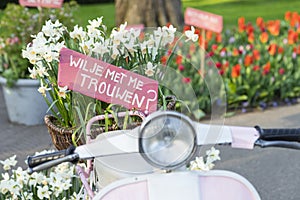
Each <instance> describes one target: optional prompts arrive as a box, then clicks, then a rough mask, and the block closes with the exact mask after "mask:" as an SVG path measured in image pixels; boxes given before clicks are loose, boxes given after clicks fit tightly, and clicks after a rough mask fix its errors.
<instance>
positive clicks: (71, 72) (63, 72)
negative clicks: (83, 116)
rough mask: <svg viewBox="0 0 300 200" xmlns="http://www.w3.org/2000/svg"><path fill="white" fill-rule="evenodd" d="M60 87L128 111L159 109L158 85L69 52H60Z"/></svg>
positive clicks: (147, 79) (65, 49) (125, 71)
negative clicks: (122, 107) (65, 87)
mask: <svg viewBox="0 0 300 200" xmlns="http://www.w3.org/2000/svg"><path fill="white" fill-rule="evenodd" d="M58 85H59V86H61V87H62V86H68V89H70V90H73V91H76V92H80V93H82V94H84V95H87V96H89V97H93V98H95V99H99V100H101V101H104V102H107V103H113V104H119V105H122V106H124V107H126V108H128V109H137V110H141V111H148V112H149V113H151V112H154V111H156V109H157V96H158V95H157V94H158V93H157V92H158V82H157V81H155V80H153V79H150V78H147V77H145V76H142V75H139V74H136V73H133V72H131V71H128V70H125V69H123V68H120V67H117V66H114V65H112V64H109V63H105V62H103V61H101V60H98V59H95V58H92V57H89V56H86V55H84V54H81V53H78V52H76V51H73V50H70V49H67V48H63V49H62V50H61V52H60V61H59V70H58Z"/></svg>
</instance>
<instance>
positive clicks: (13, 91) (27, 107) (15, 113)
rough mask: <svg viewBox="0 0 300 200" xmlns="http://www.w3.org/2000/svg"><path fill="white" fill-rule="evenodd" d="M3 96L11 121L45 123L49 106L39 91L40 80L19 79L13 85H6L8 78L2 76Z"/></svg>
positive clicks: (26, 123) (27, 123) (25, 123)
mask: <svg viewBox="0 0 300 200" xmlns="http://www.w3.org/2000/svg"><path fill="white" fill-rule="evenodd" d="M0 85H1V86H2V90H3V96H4V100H5V104H6V108H7V112H8V118H9V120H10V121H11V122H14V123H19V124H24V125H38V124H44V116H45V115H46V111H47V109H48V106H47V104H46V102H45V100H44V98H43V96H42V95H41V94H40V93H39V92H38V91H37V89H38V88H39V85H40V83H39V81H38V80H32V79H19V80H18V81H17V82H16V84H15V85H14V86H13V87H7V86H6V79H5V78H3V77H0Z"/></svg>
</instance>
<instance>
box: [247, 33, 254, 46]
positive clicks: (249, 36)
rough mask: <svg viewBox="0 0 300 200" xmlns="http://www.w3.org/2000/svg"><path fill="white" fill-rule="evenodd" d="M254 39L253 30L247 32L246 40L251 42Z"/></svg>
mask: <svg viewBox="0 0 300 200" xmlns="http://www.w3.org/2000/svg"><path fill="white" fill-rule="evenodd" d="M254 39H255V36H254V33H253V32H251V33H249V34H248V42H249V43H253V42H254Z"/></svg>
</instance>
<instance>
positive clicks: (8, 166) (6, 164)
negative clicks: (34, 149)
mask: <svg viewBox="0 0 300 200" xmlns="http://www.w3.org/2000/svg"><path fill="white" fill-rule="evenodd" d="M16 157H17V156H16V155H13V156H12V157H10V158H7V159H6V160H4V161H2V160H0V163H1V164H2V165H3V169H4V170H5V171H7V170H10V169H11V167H14V166H15V165H16V164H17V161H16Z"/></svg>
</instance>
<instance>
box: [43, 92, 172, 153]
mask: <svg viewBox="0 0 300 200" xmlns="http://www.w3.org/2000/svg"><path fill="white" fill-rule="evenodd" d="M166 100H167V101H168V105H167V109H168V110H174V108H175V103H176V98H175V97H174V96H167V97H166ZM44 121H45V124H46V126H47V128H48V132H49V134H50V136H51V139H52V143H53V144H54V146H55V148H56V149H58V150H63V149H67V148H68V147H70V145H73V141H72V135H73V133H74V131H75V129H74V128H65V127H59V126H57V123H55V122H56V121H57V120H56V118H55V117H54V116H52V115H46V116H45V117H44ZM140 124H141V122H134V123H132V124H128V126H127V129H132V128H134V127H137V126H139V125H140ZM118 129H119V127H118V126H117V125H116V126H109V127H108V131H113V130H118ZM104 132H105V127H98V128H94V129H92V130H91V137H92V138H96V137H97V135H99V134H101V133H104ZM82 144H85V140H84V138H83V137H81V138H79V140H78V142H77V144H76V145H82Z"/></svg>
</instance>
